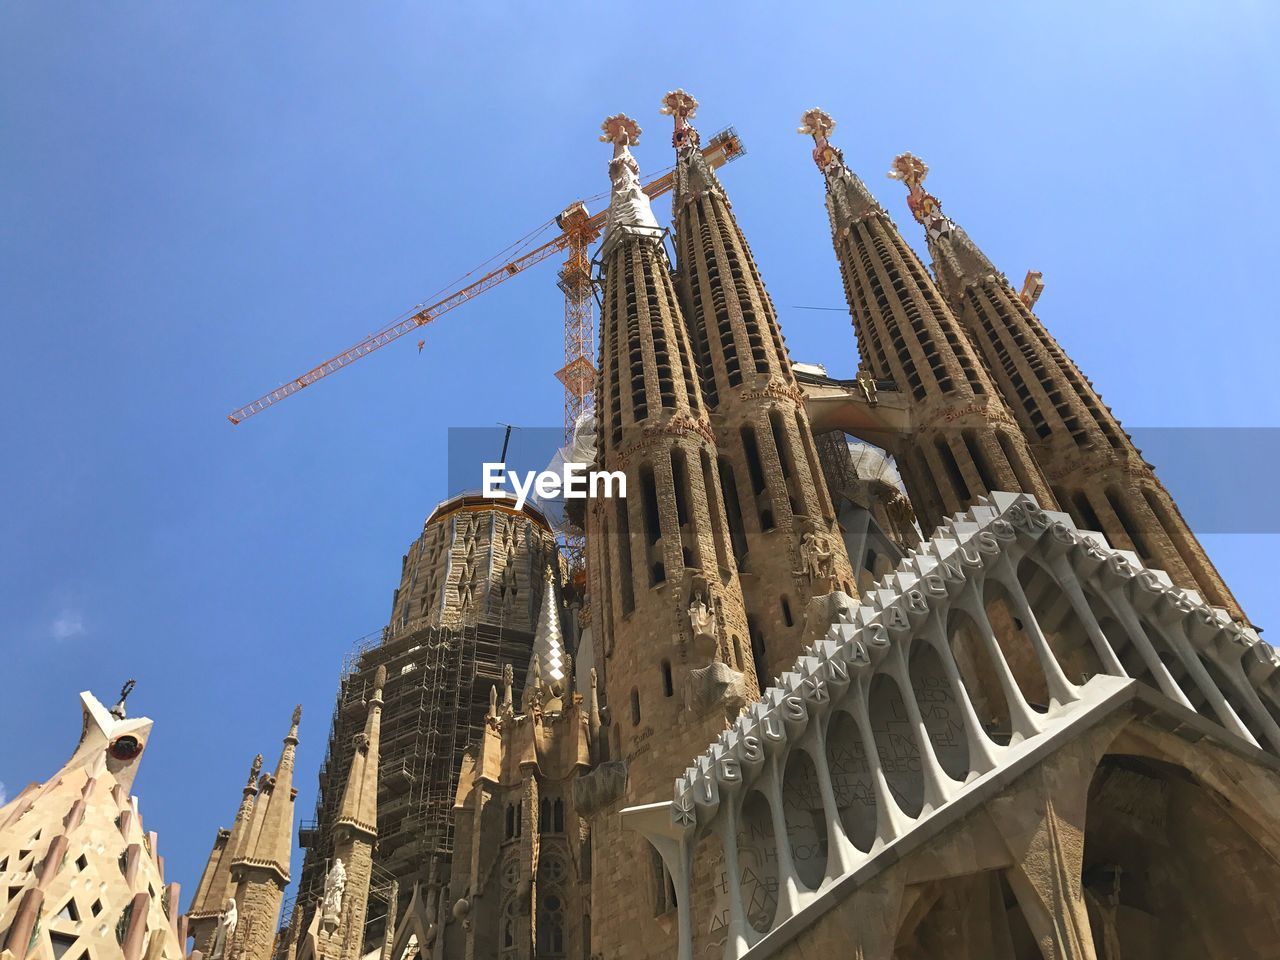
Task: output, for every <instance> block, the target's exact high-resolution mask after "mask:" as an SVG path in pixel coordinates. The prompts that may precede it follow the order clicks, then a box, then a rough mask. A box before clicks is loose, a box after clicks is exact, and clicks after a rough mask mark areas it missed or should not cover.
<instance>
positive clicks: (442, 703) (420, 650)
mask: <svg viewBox="0 0 1280 960" xmlns="http://www.w3.org/2000/svg"><path fill="white" fill-rule="evenodd" d="M555 550H556V545H555V534H554V533H553V532H552V531H551V528H550V526H549V525H548V523H547V521H546V518H545V517H544V516H543V515H542V513H541V512H540V511H539V510H538V509H537V508H535V507H534V506H532V505H531V504H525V505H524V506H523V507H522V508H521V509H519V510H517V509H515V504H514V501H513V500H504V499H494V498H486V497H482V496H480V495H478V494H466V493H464V494H460V495H458V496H454V497H451V498H449V499H448V500H445V501H443V502H442V503H440V504H439V505H437V506H436V507H435V509H434V510H432V511H431V513H430V515H429V516H428V518H427V520H426V523H425V524H424V525H423V529H422V533H421V534H420V535H419V536H418V538H417V539H416V540H415V541H414V542H413V543H412V544H411V545H410V546H409V549H408V551H407V552H406V553H405V554H404V556H403V558H402V560H401V573H400V584H399V587H398V588H397V589H396V591H395V594H394V597H393V599H392V609H391V618H390V621H389V622H388V624H387V626H386V628H385V629H384V630H382V631H380V632H379V633H378V634H376V635H374V636H371V637H369V638H366V641H364V642H362V644H361V645H360V647H359V648H358V649H357V650H355V651H354V652H353V654H352V655H351V656H350V657H349V659H348V661H347V663H346V665H345V667H344V671H343V676H342V679H341V685H340V688H339V691H338V698H337V703H336V705H335V707H334V712H333V721H332V729H331V733H330V737H329V748H328V753H327V756H326V759H325V762H324V766H323V767H322V768H321V774H320V784H319V787H320V789H319V796H318V798H317V801H316V807H315V816H314V820H312V821H310V822H308V823H306V824H304V825H303V826H302V828H301V830H300V832H299V837H300V842H301V844H302V845H303V846H305V847H306V857H305V858H304V860H303V865H302V871H301V877H300V880H299V883H298V889H297V893H296V897H297V904H298V909H297V918H296V919H295V920H294V921H292V922H291V936H292V937H294V938H301V936H302V934H303V933H304V932H305V931H309V930H311V929H312V925H313V920H314V918H315V916H317V915H318V914H319V913H320V912H321V911H320V908H321V905H322V901H323V898H324V888H325V886H326V882H327V879H328V876H329V873H330V871H331V870H332V864H333V862H334V860H335V859H336V858H339V857H341V853H340V852H339V849H338V848H339V845H340V839H341V836H342V835H343V834H344V832H345V831H344V828H343V827H342V825H341V821H342V818H343V816H344V815H343V813H342V809H343V804H344V803H345V802H346V801H345V797H346V792H347V787H348V771H350V770H353V769H355V766H354V765H355V764H356V762H357V760H358V755H357V753H358V752H357V750H356V744H358V743H359V742H362V741H361V734H362V732H363V731H364V727H365V725H366V723H367V722H368V705H369V704H370V703H371V702H372V699H371V696H372V693H373V691H374V689H375V687H378V686H380V685H381V686H382V695H381V697H380V699H381V700H383V701H385V703H384V704H383V705H382V706H381V716H380V730H381V749H380V757H379V764H378V765H379V767H380V776H379V787H378V797H377V808H376V809H377V823H376V829H377V851H376V854H375V858H374V859H375V865H376V866H375V875H376V877H375V880H374V882H373V885H372V893H373V897H374V900H375V901H376V902H378V903H379V904H381V903H382V902H383V901H385V900H386V899H388V898H389V897H391V896H392V895H391V893H390V888H389V883H390V882H391V881H395V882H397V883H398V897H399V902H398V903H395V904H394V905H393V909H392V910H391V911H389V912H390V913H392V914H394V913H396V912H398V913H399V914H400V915H402V916H405V915H409V914H412V913H413V911H414V910H415V909H416V907H414V906H413V898H414V896H415V890H417V891H420V896H419V900H420V899H421V896H423V895H425V894H426V891H427V890H428V888H429V887H430V885H431V884H432V883H437V884H438V883H443V882H444V881H446V880H447V874H446V873H445V871H444V869H443V868H444V867H445V866H446V865H447V862H448V860H449V857H450V855H451V852H452V842H453V840H452V837H453V832H452V831H453V816H452V808H453V803H454V798H455V795H456V790H457V784H458V779H457V778H458V772H459V769H460V768H461V764H462V756H463V751H464V750H465V748H466V746H467V744H468V743H470V742H472V741H473V740H475V739H476V738H477V737H478V736H479V735H480V733H481V732H482V730H483V728H484V718H485V712H486V708H487V706H488V703H487V697H488V693H489V689H490V687H491V686H493V685H494V684H498V683H502V682H503V680H504V675H505V674H506V673H507V672H508V671H509V672H510V673H511V683H512V685H513V688H514V690H515V691H516V694H517V695H518V694H519V692H520V690H521V689H522V688H523V686H524V681H525V669H526V667H527V665H528V663H529V657H530V651H531V650H532V648H533V641H534V629H535V625H536V624H537V623H538V621H539V617H541V616H542V615H543V611H542V601H543V594H544V585H545V579H544V572H545V570H546V568H547V566H548V565H552V564H554V563H555ZM380 671H385V685H382V684H380V683H379V679H378V674H379V672H380ZM368 765H369V764H368V762H367V761H366V762H365V767H366V768H367V767H368ZM437 859H438V860H439V864H437ZM369 913H370V917H371V918H372V919H370V921H369V923H368V927H367V930H366V932H367V934H368V936H369V938H370V941H371V942H373V941H375V940H376V939H377V938H379V937H381V936H383V935H384V934H385V933H387V932H388V931H386V930H385V929H384V928H385V924H384V922H383V920H382V914H383V911H382V910H381V909H377V910H375V909H373V908H370V911H369ZM317 929H318V928H317ZM390 932H394V931H390Z"/></svg>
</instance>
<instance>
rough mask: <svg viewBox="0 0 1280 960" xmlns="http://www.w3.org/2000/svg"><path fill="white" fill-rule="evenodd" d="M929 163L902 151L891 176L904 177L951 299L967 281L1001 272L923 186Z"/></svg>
mask: <svg viewBox="0 0 1280 960" xmlns="http://www.w3.org/2000/svg"><path fill="white" fill-rule="evenodd" d="M928 175H929V165H928V164H927V163H925V162H924V161H923V160H921V159H920V158H919V157H917V156H915V155H914V154H910V153H900V154H898V156H896V157H894V159H893V166H892V167H890V168H889V179H890V180H901V181H902V182H903V183H904V184H905V185H906V187H907V207H908V208H909V209H910V210H911V215H912V216H913V217H915V219H916V222H917V223H919V224H920V225H921V226H923V227H924V231H925V236H926V237H927V239H928V242H929V252H930V253H931V254H933V269H934V274H935V275H936V276H937V278H938V285H939V286H940V287H941V288H942V292H943V293H944V294H945V295H946V296H947V298H948V299H949V300H952V301H953V302H954V301H956V300H958V299H959V297H960V295H961V293H962V292H963V289H964V286H965V282H966V281H969V280H976V279H980V278H983V277H990V276H999V275H1000V271H998V270H997V269H996V268H995V266H994V265H993V264H992V263H991V261H990V260H988V259H987V257H986V254H984V253H983V252H982V251H981V250H979V249H978V246H977V244H975V243H974V242H973V241H972V240H971V239H969V235H968V234H967V233H965V232H964V230H962V229H961V228H960V227H959V226H958V225H957V224H956V223H955V222H954V221H952V220H951V219H950V218H949V217H947V215H946V214H944V213H943V212H942V205H941V204H940V203H939V202H938V198H937V197H935V196H934V195H933V194H931V193H929V192H928V191H926V190H925V189H924V187H923V184H924V180H925V178H926V177H927V176H928Z"/></svg>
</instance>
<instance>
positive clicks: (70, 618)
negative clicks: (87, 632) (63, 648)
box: [49, 608, 84, 642]
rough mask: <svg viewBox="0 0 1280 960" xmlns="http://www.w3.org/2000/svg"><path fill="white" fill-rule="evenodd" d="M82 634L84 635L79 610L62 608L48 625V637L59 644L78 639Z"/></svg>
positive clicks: (82, 618)
mask: <svg viewBox="0 0 1280 960" xmlns="http://www.w3.org/2000/svg"><path fill="white" fill-rule="evenodd" d="M82 633H84V617H82V616H81V615H80V611H79V610H72V609H70V608H64V609H62V610H60V611H58V615H57V616H56V617H54V618H53V623H51V624H49V635H50V636H52V637H53V639H55V640H57V641H59V642H61V641H63V640H70V639H71V638H72V637H78V636H80V635H81V634H82Z"/></svg>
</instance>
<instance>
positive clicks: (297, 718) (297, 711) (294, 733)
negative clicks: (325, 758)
mask: <svg viewBox="0 0 1280 960" xmlns="http://www.w3.org/2000/svg"><path fill="white" fill-rule="evenodd" d="M291 723H292V725H291V726H290V727H289V736H288V737H287V738H286V739H290V740H297V739H298V724H300V723H302V704H298V705H297V706H296V707H294V708H293V719H292V721H291Z"/></svg>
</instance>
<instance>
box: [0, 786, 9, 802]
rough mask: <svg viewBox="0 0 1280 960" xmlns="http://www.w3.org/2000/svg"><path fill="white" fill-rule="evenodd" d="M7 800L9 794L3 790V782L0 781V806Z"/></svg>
mask: <svg viewBox="0 0 1280 960" xmlns="http://www.w3.org/2000/svg"><path fill="white" fill-rule="evenodd" d="M8 802H9V795H8V794H7V793H5V792H4V782H3V781H0V807H3V806H4V805H5V804H6V803H8Z"/></svg>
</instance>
